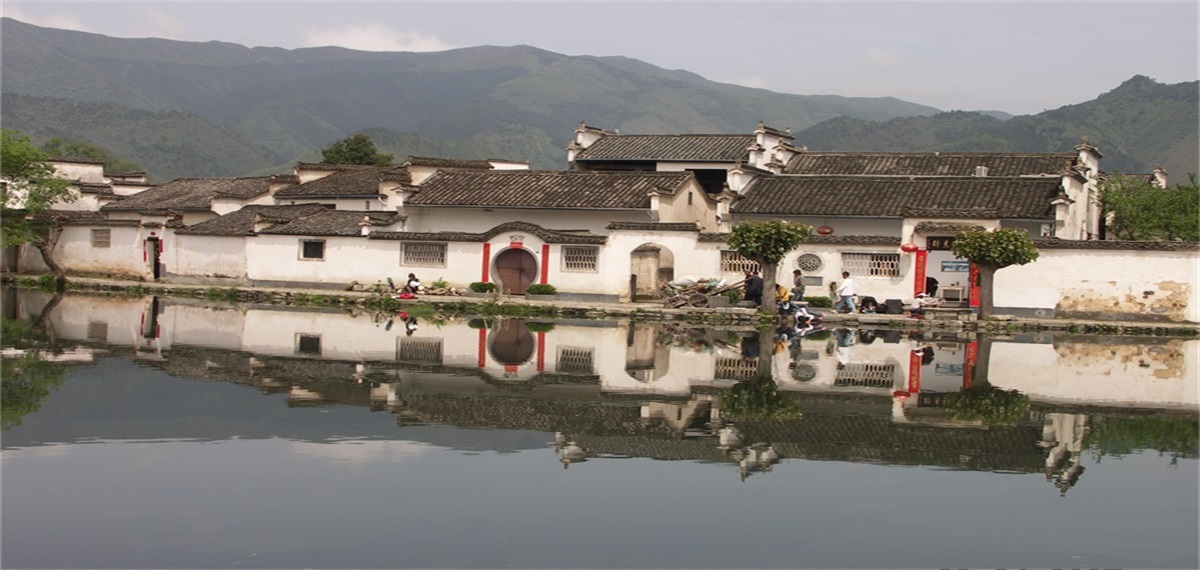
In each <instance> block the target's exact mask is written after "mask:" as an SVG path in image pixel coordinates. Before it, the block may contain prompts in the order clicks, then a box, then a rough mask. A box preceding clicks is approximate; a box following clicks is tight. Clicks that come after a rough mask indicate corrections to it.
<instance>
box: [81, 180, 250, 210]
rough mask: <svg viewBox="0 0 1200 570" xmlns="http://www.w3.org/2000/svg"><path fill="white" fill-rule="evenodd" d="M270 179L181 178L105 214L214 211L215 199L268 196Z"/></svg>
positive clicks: (108, 206)
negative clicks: (140, 211)
mask: <svg viewBox="0 0 1200 570" xmlns="http://www.w3.org/2000/svg"><path fill="white" fill-rule="evenodd" d="M269 185H270V177H266V176H264V177H258V178H180V179H177V180H172V181H170V182H167V183H165V184H160V185H158V186H155V187H153V188H147V189H146V190H143V191H141V192H138V193H137V194H133V195H131V196H127V197H126V198H125V199H123V200H121V201H119V202H113V203H111V204H105V205H104V206H101V207H100V210H101V211H111V210H210V209H212V203H213V200H215V199H217V198H233V199H238V200H246V199H249V198H253V197H255V196H259V195H262V194H266V193H267V191H268V190H269V189H270V188H269Z"/></svg>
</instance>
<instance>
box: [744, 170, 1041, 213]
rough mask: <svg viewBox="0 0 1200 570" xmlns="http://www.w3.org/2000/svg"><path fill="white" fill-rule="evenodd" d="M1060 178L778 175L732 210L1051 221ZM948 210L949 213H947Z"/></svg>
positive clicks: (755, 185)
mask: <svg viewBox="0 0 1200 570" xmlns="http://www.w3.org/2000/svg"><path fill="white" fill-rule="evenodd" d="M1061 185H1062V181H1061V179H1060V178H993V177H975V176H963V177H924V178H919V177H913V178H883V177H865V176H859V177H847V176H838V177H813V176H778V177H774V178H759V179H756V180H754V181H753V182H751V183H750V185H749V186H748V187H747V188H746V190H745V193H744V195H743V196H742V197H741V199H739V200H737V201H735V202H734V203H733V205H732V206H731V210H732V211H733V212H734V213H737V214H751V215H753V214H757V215H787V216H870V217H881V218H903V217H905V216H906V215H907V211H908V210H909V209H916V210H917V211H921V212H925V213H936V210H938V209H944V210H943V211H945V212H947V213H948V215H946V216H940V217H955V216H956V215H958V214H971V213H972V212H973V213H974V215H971V216H970V217H975V218H978V217H989V218H1002V219H1024V220H1053V219H1054V207H1053V205H1052V204H1051V201H1052V200H1053V199H1054V198H1055V197H1056V196H1058V195H1059V193H1060V191H1061ZM951 211H952V212H951Z"/></svg>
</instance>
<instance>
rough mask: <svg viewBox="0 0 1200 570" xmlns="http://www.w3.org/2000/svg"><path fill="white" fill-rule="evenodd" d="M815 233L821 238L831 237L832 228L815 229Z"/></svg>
mask: <svg viewBox="0 0 1200 570" xmlns="http://www.w3.org/2000/svg"><path fill="white" fill-rule="evenodd" d="M817 233H818V234H821V235H823V236H831V235H833V228H831V227H829V226H821V227H819V228H817Z"/></svg>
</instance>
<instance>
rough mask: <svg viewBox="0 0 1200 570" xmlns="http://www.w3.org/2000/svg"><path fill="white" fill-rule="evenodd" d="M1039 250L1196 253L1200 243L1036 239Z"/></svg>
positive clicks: (1035, 243) (1034, 241)
mask: <svg viewBox="0 0 1200 570" xmlns="http://www.w3.org/2000/svg"><path fill="white" fill-rule="evenodd" d="M1033 243H1034V245H1036V246H1038V248H1039V249H1041V248H1045V249H1109V250H1133V251H1137V250H1146V251H1196V250H1200V242H1194V241H1119V240H1112V241H1108V240H1074V239H1059V238H1034V240H1033Z"/></svg>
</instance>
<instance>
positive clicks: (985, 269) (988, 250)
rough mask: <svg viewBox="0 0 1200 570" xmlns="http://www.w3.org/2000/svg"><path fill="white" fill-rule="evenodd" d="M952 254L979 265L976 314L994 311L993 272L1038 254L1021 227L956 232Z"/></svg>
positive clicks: (983, 314)
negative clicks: (977, 311) (977, 312)
mask: <svg viewBox="0 0 1200 570" xmlns="http://www.w3.org/2000/svg"><path fill="white" fill-rule="evenodd" d="M953 249H954V255H957V256H958V257H961V258H963V259H967V260H970V262H971V263H974V264H975V265H976V266H978V267H979V315H980V316H989V315H991V314H992V313H993V311H994V306H993V301H992V299H993V287H994V283H995V277H996V272H997V271H999V270H1001V269H1003V268H1005V267H1008V266H1010V265H1025V264H1026V263H1029V262H1031V261H1034V260H1036V259H1037V258H1038V249H1037V246H1035V245H1033V240H1031V239H1029V233H1028V232H1026V231H1025V230H1021V229H998V230H995V231H991V232H988V231H970V232H960V233H959V234H958V235H957V236H955V238H954V248H953Z"/></svg>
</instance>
